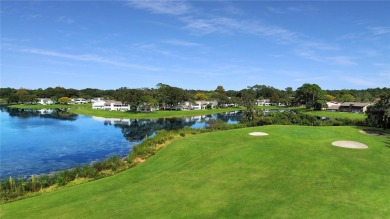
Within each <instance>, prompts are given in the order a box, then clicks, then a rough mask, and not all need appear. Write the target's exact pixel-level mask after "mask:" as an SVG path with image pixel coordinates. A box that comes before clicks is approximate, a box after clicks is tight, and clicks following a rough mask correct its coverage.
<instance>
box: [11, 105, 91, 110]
mask: <svg viewBox="0 0 390 219" xmlns="http://www.w3.org/2000/svg"><path fill="white" fill-rule="evenodd" d="M8 107H11V108H19V109H63V108H91V107H92V104H52V105H42V104H34V105H24V104H18V105H10V106H8Z"/></svg>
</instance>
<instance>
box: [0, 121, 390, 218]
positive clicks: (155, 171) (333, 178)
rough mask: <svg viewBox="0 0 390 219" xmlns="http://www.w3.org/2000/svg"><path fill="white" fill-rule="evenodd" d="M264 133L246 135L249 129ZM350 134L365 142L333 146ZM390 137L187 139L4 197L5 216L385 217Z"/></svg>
mask: <svg viewBox="0 0 390 219" xmlns="http://www.w3.org/2000/svg"><path fill="white" fill-rule="evenodd" d="M254 131H260V132H266V133H268V134H269V135H268V136H261V137H257V136H250V135H249V133H250V132H254ZM335 140H353V141H358V142H362V143H364V144H367V145H368V146H369V148H368V149H365V150H354V149H346V148H339V147H333V146H331V143H332V142H333V141H335ZM389 147H390V139H389V138H388V137H378V136H369V135H364V134H361V133H359V129H358V128H354V127H300V126H263V127H255V128H246V129H239V130H229V131H223V132H214V133H205V134H201V135H196V136H191V137H187V138H182V139H179V140H176V141H174V142H173V143H171V144H170V145H168V146H166V147H165V148H163V149H162V150H161V151H160V152H159V153H158V154H157V155H155V156H153V157H151V158H150V159H148V160H147V161H146V162H145V163H143V164H141V165H139V166H137V167H135V168H133V169H130V170H129V171H126V172H123V173H120V174H117V175H115V176H112V177H109V178H105V179H102V180H98V181H94V182H91V183H87V184H83V185H79V186H76V187H72V188H69V189H64V190H61V191H58V192H53V193H49V194H46V195H42V196H39V197H34V198H30V199H26V200H22V201H17V202H14V203H10V204H6V205H3V206H1V213H0V217H1V218H2V219H3V218H76V217H78V218H183V217H185V218H258V217H265V218H269V217H299V218H313V217H316V218H339V217H342V218H386V217H388V216H389V215H390V205H389V203H390V190H389V189H388V188H389V186H390V172H389V168H388V167H389V165H390V156H389V153H390V148H389Z"/></svg>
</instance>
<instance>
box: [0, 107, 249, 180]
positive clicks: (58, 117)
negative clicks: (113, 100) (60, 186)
mask: <svg viewBox="0 0 390 219" xmlns="http://www.w3.org/2000/svg"><path fill="white" fill-rule="evenodd" d="M0 111H1V112H0V125H1V126H0V127H1V138H0V143H1V147H0V154H1V159H0V167H1V168H0V178H3V177H9V176H13V177H14V176H15V177H24V176H31V175H32V174H41V173H48V172H52V171H58V170H62V169H69V168H72V167H75V166H78V165H83V164H88V163H90V162H93V161H96V160H99V159H104V158H108V157H111V156H113V155H118V156H126V155H127V154H128V153H129V152H130V151H131V149H132V147H134V146H135V145H137V144H139V143H140V142H142V141H143V140H144V139H145V138H146V137H147V136H152V135H153V134H154V133H155V132H156V131H158V130H162V129H166V130H171V129H181V128H184V127H191V128H202V127H205V126H206V123H207V121H210V120H214V119H221V120H223V121H225V122H227V123H237V122H238V121H239V120H240V119H241V113H240V112H236V113H224V114H214V115H207V116H193V117H187V118H171V119H107V118H98V117H90V116H83V115H75V114H71V113H69V112H67V111H66V110H58V109H45V110H30V109H28V110H26V109H11V108H5V107H2V108H0Z"/></svg>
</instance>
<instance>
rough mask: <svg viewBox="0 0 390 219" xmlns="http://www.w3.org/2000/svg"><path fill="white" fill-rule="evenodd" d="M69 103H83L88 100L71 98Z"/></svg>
mask: <svg viewBox="0 0 390 219" xmlns="http://www.w3.org/2000/svg"><path fill="white" fill-rule="evenodd" d="M71 100H72V102H71V104H85V103H88V101H87V100H86V99H84V98H72V99H71Z"/></svg>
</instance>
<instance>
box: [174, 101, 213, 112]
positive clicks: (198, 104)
mask: <svg viewBox="0 0 390 219" xmlns="http://www.w3.org/2000/svg"><path fill="white" fill-rule="evenodd" d="M217 106H218V102H217V101H216V100H213V101H206V100H197V101H195V102H193V103H191V102H189V101H186V102H184V104H182V105H181V109H182V110H201V109H208V107H210V108H211V109H212V108H215V107H217Z"/></svg>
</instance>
